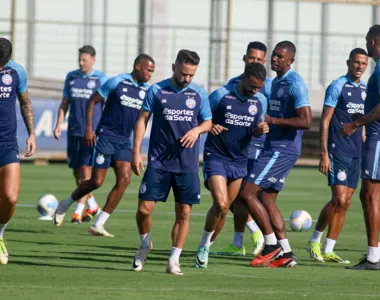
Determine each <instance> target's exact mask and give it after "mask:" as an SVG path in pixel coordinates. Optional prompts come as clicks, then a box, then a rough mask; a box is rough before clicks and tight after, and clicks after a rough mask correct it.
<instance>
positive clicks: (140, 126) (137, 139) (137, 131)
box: [131, 110, 151, 176]
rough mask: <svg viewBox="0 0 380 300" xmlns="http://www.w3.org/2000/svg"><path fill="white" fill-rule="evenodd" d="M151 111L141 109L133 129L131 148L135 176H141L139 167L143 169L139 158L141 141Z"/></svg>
mask: <svg viewBox="0 0 380 300" xmlns="http://www.w3.org/2000/svg"><path fill="white" fill-rule="evenodd" d="M150 115H151V113H150V112H149V111H145V110H141V111H140V115H139V118H138V119H137V121H136V125H135V128H134V131H133V149H132V164H131V166H132V171H133V173H135V174H136V175H137V176H141V173H140V169H141V170H144V163H143V161H142V158H141V143H142V140H143V138H144V134H145V131H146V127H147V126H148V121H149V118H150Z"/></svg>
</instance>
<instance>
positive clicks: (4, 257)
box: [0, 38, 36, 265]
mask: <svg viewBox="0 0 380 300" xmlns="http://www.w3.org/2000/svg"><path fill="white" fill-rule="evenodd" d="M11 55H12V44H11V42H10V41H9V40H7V39H5V38H0V78H1V81H0V100H1V105H0V263H1V264H3V265H5V264H7V263H8V251H7V248H5V239H4V231H5V228H6V227H7V225H8V222H9V221H10V220H11V218H12V216H13V214H14V212H15V210H16V203H17V199H18V192H19V189H20V159H19V152H18V144H17V137H16V134H17V116H16V98H18V101H19V103H20V110H21V115H22V118H23V120H24V123H25V126H26V129H27V131H28V134H29V137H28V138H27V140H26V154H25V157H31V156H32V155H33V153H34V151H35V150H36V136H35V135H34V115H33V107H32V102H31V101H30V98H29V95H28V85H27V76H26V73H25V70H24V68H23V67H22V66H20V65H19V64H17V63H15V62H14V61H12V60H10V59H11Z"/></svg>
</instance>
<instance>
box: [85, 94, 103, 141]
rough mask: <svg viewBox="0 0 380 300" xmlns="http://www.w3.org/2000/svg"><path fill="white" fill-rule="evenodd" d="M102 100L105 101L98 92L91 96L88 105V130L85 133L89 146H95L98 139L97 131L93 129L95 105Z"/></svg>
mask: <svg viewBox="0 0 380 300" xmlns="http://www.w3.org/2000/svg"><path fill="white" fill-rule="evenodd" d="M101 101H103V97H102V96H101V95H100V94H99V93H98V92H96V93H95V94H93V95H92V96H91V98H90V99H89V100H88V102H87V105H86V132H85V134H84V142H85V143H86V144H87V146H88V147H93V146H94V143H95V140H96V135H95V132H94V131H93V130H92V117H93V115H94V108H95V105H96V104H98V103H99V102H101Z"/></svg>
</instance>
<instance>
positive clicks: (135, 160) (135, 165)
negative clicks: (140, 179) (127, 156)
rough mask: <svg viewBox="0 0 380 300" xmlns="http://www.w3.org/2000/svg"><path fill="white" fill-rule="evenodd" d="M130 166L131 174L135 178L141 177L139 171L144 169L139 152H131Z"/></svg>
mask: <svg viewBox="0 0 380 300" xmlns="http://www.w3.org/2000/svg"><path fill="white" fill-rule="evenodd" d="M131 166H132V171H133V173H135V174H136V175H137V176H141V173H140V169H141V170H142V171H144V170H145V168H144V163H143V161H142V158H141V154H140V152H133V155H132V164H131Z"/></svg>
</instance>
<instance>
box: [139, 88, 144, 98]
mask: <svg viewBox="0 0 380 300" xmlns="http://www.w3.org/2000/svg"><path fill="white" fill-rule="evenodd" d="M145 94H146V92H145V91H143V90H141V91H140V92H139V97H140V99H144V98H145Z"/></svg>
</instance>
